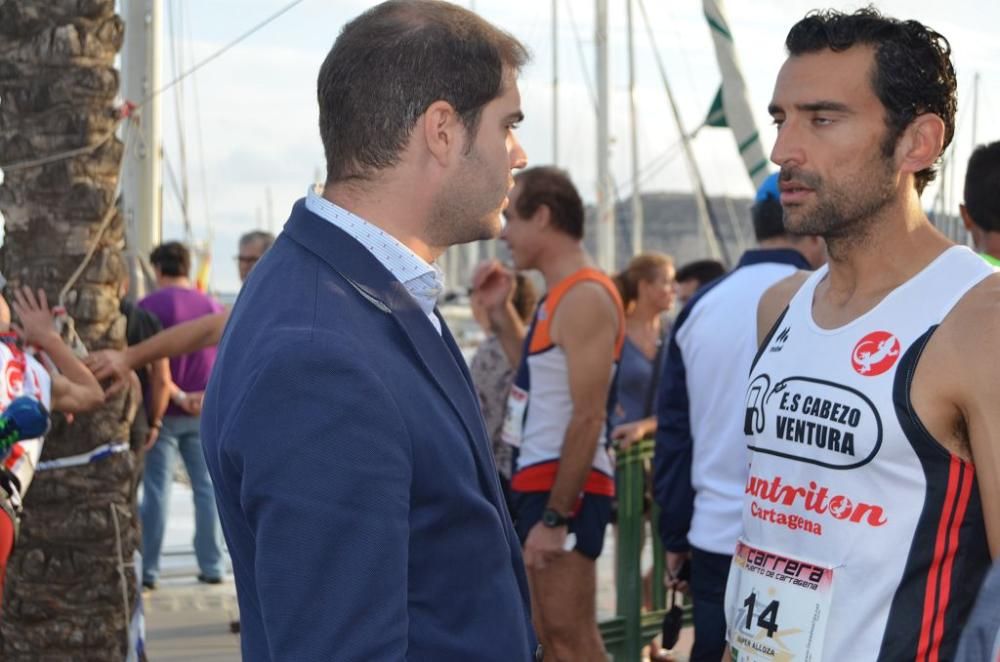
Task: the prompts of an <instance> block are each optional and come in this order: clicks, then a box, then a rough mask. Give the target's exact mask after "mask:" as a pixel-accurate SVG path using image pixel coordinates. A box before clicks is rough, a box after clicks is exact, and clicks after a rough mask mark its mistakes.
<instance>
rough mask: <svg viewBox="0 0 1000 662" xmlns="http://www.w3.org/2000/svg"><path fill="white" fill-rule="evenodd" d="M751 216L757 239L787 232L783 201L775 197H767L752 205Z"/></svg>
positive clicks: (772, 237)
mask: <svg viewBox="0 0 1000 662" xmlns="http://www.w3.org/2000/svg"><path fill="white" fill-rule="evenodd" d="M750 217H751V218H752V219H753V236H754V237H756V238H757V241H764V240H765V239H774V238H775V237H782V236H784V235H785V234H787V230H785V221H784V211H783V210H782V209H781V203H780V202H778V201H777V200H775V199H774V198H766V199H764V200H761V201H760V202H758V203H757V204H755V205H754V206H753V207H751V208H750Z"/></svg>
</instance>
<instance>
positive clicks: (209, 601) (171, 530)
mask: <svg viewBox="0 0 1000 662" xmlns="http://www.w3.org/2000/svg"><path fill="white" fill-rule="evenodd" d="M193 535H194V508H193V505H192V502H191V491H190V489H189V488H188V487H187V486H185V485H182V484H178V483H175V484H174V489H173V494H172V496H171V502H170V519H169V522H168V527H167V533H166V537H165V540H164V557H163V562H162V576H161V579H160V582H159V586H158V587H157V588H156V590H155V591H146V592H145V593H144V596H143V606H144V609H145V613H146V648H147V654H148V658H149V660H150V662H191V661H197V662H239V660H240V643H239V635H237V634H233V633H231V632H230V622H231V621H234V620H236V619H237V618H238V616H239V612H238V608H237V604H236V589H235V587H234V585H233V583H232V579H231V578H227V580H226V581H225V582H223V583H222V584H220V585H218V586H208V585H205V584H201V583H199V582H198V581H197V579H196V577H197V574H198V570H197V564H196V563H195V560H194V555H193V551H192V548H191V540H192V537H193ZM604 549H605V553H604V554H603V555H602V557H601V560H600V561H599V563H598V614H599V617H602V618H603V617H605V616H610V615H612V614H613V613H614V606H615V592H614V585H613V582H612V579H611V578H612V577H613V567H614V566H613V564H614V554H613V550H614V543H613V540H612V538H611V537H610V535H609V537H608V540H607V541H606V542H605V548H604ZM647 562H648V559H647ZM690 646H691V633H690V632H689V631H685V632H682V634H681V641H680V644H679V645H678V652H679V653H682V655H679V656H678V657H677V659H678V660H684V659H686V658H685V657H684V655H686V654H687V651H689V650H690Z"/></svg>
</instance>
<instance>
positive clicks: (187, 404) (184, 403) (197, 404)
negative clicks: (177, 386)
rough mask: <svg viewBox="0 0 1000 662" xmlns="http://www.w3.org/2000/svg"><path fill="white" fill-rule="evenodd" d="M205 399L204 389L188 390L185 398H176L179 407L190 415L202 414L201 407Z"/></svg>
mask: <svg viewBox="0 0 1000 662" xmlns="http://www.w3.org/2000/svg"><path fill="white" fill-rule="evenodd" d="M204 401H205V392H204V391H194V392H192V391H188V392H187V393H185V394H184V398H183V399H175V400H174V402H175V403H176V404H177V406H178V407H180V408H181V409H183V410H184V412H185V413H186V414H187V415H188V416H201V407H202V404H203V403H204Z"/></svg>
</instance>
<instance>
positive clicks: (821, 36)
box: [785, 7, 957, 193]
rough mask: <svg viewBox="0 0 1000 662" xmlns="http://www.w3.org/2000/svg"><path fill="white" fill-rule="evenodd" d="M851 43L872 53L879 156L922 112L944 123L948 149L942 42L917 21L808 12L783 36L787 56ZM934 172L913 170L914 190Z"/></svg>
mask: <svg viewBox="0 0 1000 662" xmlns="http://www.w3.org/2000/svg"><path fill="white" fill-rule="evenodd" d="M856 45H863V46H870V47H872V48H873V49H874V51H875V66H874V67H873V69H872V72H871V83H872V90H873V91H874V92H875V95H876V96H877V97H878V99H879V101H880V102H881V103H882V106H883V107H884V108H885V123H886V126H887V128H888V132H887V133H886V136H885V140H884V141H883V143H882V152H883V154H884V155H885V156H886V157H888V156H891V155H892V153H893V151H894V150H895V149H896V143H897V142H898V141H899V137H900V136H901V135H902V134H903V131H905V130H906V127H908V126H909V125H910V123H911V122H912V121H913V120H914V119H915V118H916V117H917V116H918V115H922V114H924V113H933V114H935V115H937V116H938V117H940V118H941V119H942V120H943V121H944V127H945V128H944V146H943V147H942V150H943V149H944V148H946V147H948V145H949V143H951V139H952V136H954V134H955V109H956V107H957V101H956V98H955V87H956V83H955V70H954V68H953V67H952V64H951V57H950V56H951V45H950V44H949V43H948V40H947V39H945V38H944V37H943V36H942V35H940V34H938V33H937V32H935V31H934V30H932V29H930V28H929V27H927V26H926V25H924V24H922V23H920V22H918V21H899V20H896V19H894V18H888V17H886V16H883V15H882V14H880V13H879V12H878V11H877V10H876V9H874V8H873V7H867V8H864V9H859V10H857V11H856V12H854V13H853V14H844V13H841V12H838V11H835V10H832V9H831V10H826V11H815V12H810V13H809V14H807V15H806V17H805V18H803V19H802V20H801V21H799V22H798V23H796V24H795V25H794V26H792V29H791V31H789V33H788V37H787V38H786V39H785V46H786V47H787V48H788V53H789V54H790V55H792V56H796V55H802V54H804V53H815V52H817V51H821V50H824V49H829V50H832V51H835V52H836V51H845V50H847V49H849V48H851V47H853V46H856ZM939 156H940V155H939ZM935 174H936V169H935V167H934V166H931V167H929V168H925V169H924V170H921V171H920V172H918V173H916V189H917V192H919V193H922V192H923V190H924V187H925V186H927V183H928V182H930V181H932V180H933V179H934V176H935Z"/></svg>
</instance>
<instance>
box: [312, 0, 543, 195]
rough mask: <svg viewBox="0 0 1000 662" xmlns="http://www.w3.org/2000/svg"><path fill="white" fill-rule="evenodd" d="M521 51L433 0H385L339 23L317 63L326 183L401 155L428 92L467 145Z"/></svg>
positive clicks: (470, 16) (463, 12)
mask: <svg viewBox="0 0 1000 662" xmlns="http://www.w3.org/2000/svg"><path fill="white" fill-rule="evenodd" d="M527 60H528V51H527V49H526V48H525V47H524V45H523V44H521V42H519V41H518V40H517V39H515V38H514V37H512V36H511V35H509V34H507V33H506V32H504V31H502V30H500V29H498V28H496V27H494V26H493V25H491V24H490V23H488V22H487V21H485V20H483V19H482V18H480V17H479V16H478V15H476V14H475V13H473V12H471V11H469V10H467V9H464V8H462V7H459V6H457V5H453V4H450V3H448V2H441V1H440V0H389V1H388V2H383V3H382V4H380V5H377V6H375V7H373V8H372V9H369V10H368V11H366V12H365V13H363V14H361V15H360V16H358V17H357V18H355V19H354V20H352V21H351V22H350V23H348V24H347V25H345V26H344V28H343V30H341V32H340V36H339V37H337V41H336V42H335V43H334V44H333V48H332V49H330V53H329V54H328V55H327V56H326V60H325V61H324V62H323V66H322V67H321V68H320V71H319V81H318V85H317V87H318V97H319V130H320V135H321V137H322V139H323V149H324V151H325V152H326V177H327V183H333V182H340V181H346V180H351V179H354V180H365V179H369V178H370V177H371V176H372V175H373V174H374V173H375V172H377V171H379V170H382V169H385V168H390V167H392V166H394V165H396V164H397V163H398V161H399V157H400V153H401V152H402V150H403V148H404V147H405V146H406V143H407V141H408V140H409V137H410V133H411V132H412V131H413V127H414V125H415V124H416V122H417V118H419V117H420V116H421V115H423V114H424V112H425V111H426V110H427V108H428V107H429V106H430V105H431V104H432V103H434V102H435V101H447V102H448V103H450V104H451V105H452V106H453V107H454V108H455V110H456V112H457V113H458V114H459V116H460V118H461V120H462V123H463V124H464V125H465V128H466V130H467V131H468V135H469V137H470V138H469V139H470V144H471V140H472V137H474V136H475V135H476V131H477V128H478V125H479V119H480V114H481V112H482V109H483V106H485V105H486V104H487V103H489V102H490V101H492V100H493V99H495V98H497V97H499V96H500V95H501V94H502V93H503V91H504V84H505V79H504V75H505V74H506V73H507V72H513V73H514V74H516V73H517V72H518V71H519V70H520V69H521V67H522V66H524V64H525V62H527Z"/></svg>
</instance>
